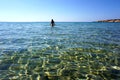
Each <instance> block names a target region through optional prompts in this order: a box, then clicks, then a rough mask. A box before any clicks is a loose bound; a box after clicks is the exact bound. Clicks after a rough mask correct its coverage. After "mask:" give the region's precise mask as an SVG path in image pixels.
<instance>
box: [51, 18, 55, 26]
mask: <svg viewBox="0 0 120 80" xmlns="http://www.w3.org/2000/svg"><path fill="white" fill-rule="evenodd" d="M51 26H52V27H54V26H55V22H54V20H53V19H52V20H51Z"/></svg>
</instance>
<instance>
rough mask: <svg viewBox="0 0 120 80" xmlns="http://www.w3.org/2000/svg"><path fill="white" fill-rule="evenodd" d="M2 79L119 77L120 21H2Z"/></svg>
mask: <svg viewBox="0 0 120 80" xmlns="http://www.w3.org/2000/svg"><path fill="white" fill-rule="evenodd" d="M0 80H120V23H112V22H111V23H107V22H56V23H55V26H54V27H51V26H50V23H49V22H0Z"/></svg>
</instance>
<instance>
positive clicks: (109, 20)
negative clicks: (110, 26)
mask: <svg viewBox="0 0 120 80" xmlns="http://www.w3.org/2000/svg"><path fill="white" fill-rule="evenodd" d="M97 22H120V19H108V20H98V21H97Z"/></svg>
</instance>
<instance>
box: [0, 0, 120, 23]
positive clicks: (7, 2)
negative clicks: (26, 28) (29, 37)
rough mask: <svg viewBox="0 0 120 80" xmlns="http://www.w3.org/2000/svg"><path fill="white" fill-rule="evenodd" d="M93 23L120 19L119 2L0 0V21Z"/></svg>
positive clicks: (109, 0)
mask: <svg viewBox="0 0 120 80" xmlns="http://www.w3.org/2000/svg"><path fill="white" fill-rule="evenodd" d="M52 18H53V19H54V20H55V21H95V20H101V19H114V18H120V0H0V21H50V20H51V19H52Z"/></svg>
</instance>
